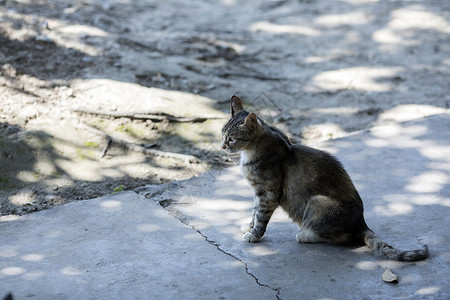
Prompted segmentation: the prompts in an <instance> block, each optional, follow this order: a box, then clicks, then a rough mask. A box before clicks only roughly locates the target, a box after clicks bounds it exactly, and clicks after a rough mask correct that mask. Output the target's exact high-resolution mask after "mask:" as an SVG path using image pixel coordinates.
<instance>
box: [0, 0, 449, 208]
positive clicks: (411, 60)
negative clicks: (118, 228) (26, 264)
mask: <svg viewBox="0 0 450 300" xmlns="http://www.w3.org/2000/svg"><path fill="white" fill-rule="evenodd" d="M449 8H450V2H449V1H447V0H430V1H365V0H364V1H356V0H343V1H327V0H312V1H294V0H286V1H259V0H250V1H235V0H220V1H219V0H217V1H209V0H195V1H182V0H170V1H155V0H144V1H126V2H124V1H121V0H106V1H104V0H102V1H100V0H80V1H72V0H54V1H48V0H36V1H34V0H33V1H31V0H17V1H15V0H1V1H0V65H1V69H0V215H23V214H26V213H29V212H34V211H39V210H42V209H46V208H49V207H53V206H55V205H60V204H64V203H68V202H72V201H77V200H82V199H89V198H93V197H97V196H102V195H106V194H110V193H112V192H114V191H120V190H130V189H134V188H136V187H139V186H141V185H146V184H159V183H165V182H169V181H173V180H182V179H187V178H190V177H193V176H196V175H198V174H201V173H202V172H205V171H207V170H210V169H220V168H223V167H224V166H227V165H230V160H231V162H232V159H230V158H228V157H226V156H224V154H223V153H221V152H220V151H219V149H218V148H219V147H218V145H219V142H220V128H221V126H222V124H223V123H224V121H225V120H224V119H223V118H226V116H227V114H228V100H229V98H230V96H231V95H232V94H237V95H239V96H240V97H241V98H242V99H243V100H244V102H245V104H246V106H247V107H249V108H250V109H251V110H253V111H256V112H258V113H260V114H261V115H263V116H264V117H265V118H266V119H267V120H269V121H271V122H272V123H275V124H276V125H278V126H280V127H281V128H283V129H284V130H286V132H287V133H288V134H289V136H291V137H292V138H293V139H294V140H297V141H303V142H305V143H312V142H317V141H320V140H327V139H331V138H336V137H342V136H346V135H348V134H352V133H354V132H356V131H358V130H364V129H368V128H371V127H372V126H374V125H379V124H384V123H386V122H399V121H405V120H411V119H415V118H419V117H423V116H425V115H432V114H436V113H442V112H443V111H445V110H446V109H448V107H449V105H450V98H449V86H450V82H449V78H450V76H449V75H450V71H449V65H450V61H449V57H450V42H449V40H450V39H449V33H450V23H449V21H448V20H449V19H450V13H449V12H450V9H449ZM77 111H78V112H77ZM80 111H82V112H80ZM99 111H100V112H104V113H106V114H109V115H111V114H116V116H115V117H113V116H109V117H108V116H105V115H98V114H93V113H92V112H97V113H98V112H99ZM135 113H138V114H143V113H154V114H156V113H159V114H161V113H166V114H167V113H169V114H172V115H175V116H180V117H192V116H194V117H195V116H200V117H209V118H210V119H209V120H208V121H206V122H199V123H191V122H188V123H173V122H168V119H167V118H166V121H164V122H160V121H158V118H156V119H155V118H150V119H144V120H140V119H136V118H131V117H130V116H129V115H130V114H135ZM117 115H121V116H123V117H119V116H117ZM159 117H164V115H163V116H161V115H159ZM217 118H218V119H217ZM163 119H164V118H163ZM93 128H95V129H93ZM106 133H107V134H108V135H109V136H111V137H113V138H114V139H115V141H117V140H119V139H120V140H121V141H122V142H118V143H112V144H110V145H109V147H106V146H107V145H108V138H106V135H105V134H106ZM124 142H127V143H132V145H130V144H128V146H132V147H131V148H132V149H134V150H129V148H130V147H128V148H126V147H125V148H126V149H124ZM136 145H138V146H140V145H143V146H144V148H142V147H140V148H136V147H133V146H136ZM136 149H138V150H139V151H135V150H136ZM105 150H107V151H106V153H105ZM147 150H150V151H151V150H159V151H164V152H175V153H181V154H189V155H195V156H196V157H198V158H199V161H200V162H199V163H191V164H186V163H185V162H184V160H183V159H182V160H180V159H174V158H161V157H154V156H148V155H145V154H143V153H142V152H145V151H147ZM147 152H149V151H147Z"/></svg>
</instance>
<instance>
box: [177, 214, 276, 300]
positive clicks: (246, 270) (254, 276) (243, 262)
mask: <svg viewBox="0 0 450 300" xmlns="http://www.w3.org/2000/svg"><path fill="white" fill-rule="evenodd" d="M180 222H181V223H183V224H185V225H187V226H189V227H191V228H192V229H194V230H195V231H197V232H198V234H200V235H201V236H202V237H203V238H204V239H205V241H207V242H208V243H209V244H211V245H213V246H215V247H216V248H217V250H219V251H220V252H222V253H224V254H226V255H228V256H229V257H232V258H233V259H235V260H237V261H239V262H240V263H241V264H242V265H243V266H244V268H245V272H246V273H247V274H248V275H250V276H251V277H253V279H255V281H256V283H257V284H258V285H259V286H262V287H266V288H269V289H271V290H273V291H274V292H276V293H277V294H276V295H275V296H276V298H277V299H281V298H280V289H279V288H273V287H271V286H269V285H267V284H264V283H261V282H260V281H259V279H258V277H256V275H255V274H253V273H252V272H250V270H249V269H248V264H247V263H246V262H245V261H243V260H241V259H240V258H239V257H237V256H235V255H233V254H231V253H229V252H227V251H225V250H224V249H222V248H220V244H218V243H216V242H215V241H211V240H210V239H209V238H208V237H207V236H206V235H205V234H203V233H202V232H201V231H200V230H198V229H196V228H195V227H194V226H192V225H190V224H187V223H185V222H183V221H182V220H180Z"/></svg>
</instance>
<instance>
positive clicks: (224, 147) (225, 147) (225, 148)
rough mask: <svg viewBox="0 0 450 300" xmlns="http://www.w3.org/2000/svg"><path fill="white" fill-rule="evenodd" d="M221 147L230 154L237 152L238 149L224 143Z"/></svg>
mask: <svg viewBox="0 0 450 300" xmlns="http://www.w3.org/2000/svg"><path fill="white" fill-rule="evenodd" d="M221 148H222V150H223V151H225V152H226V153H228V154H231V153H236V152H237V150H234V149H230V147H228V146H226V145H222V147H221Z"/></svg>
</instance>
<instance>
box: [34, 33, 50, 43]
mask: <svg viewBox="0 0 450 300" xmlns="http://www.w3.org/2000/svg"><path fill="white" fill-rule="evenodd" d="M34 39H35V40H36V41H38V42H43V43H50V44H51V43H53V40H52V39H51V38H49V37H48V36H46V35H43V34H38V35H36V36H35V37H34Z"/></svg>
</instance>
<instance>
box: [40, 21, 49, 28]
mask: <svg viewBox="0 0 450 300" xmlns="http://www.w3.org/2000/svg"><path fill="white" fill-rule="evenodd" d="M40 27H41V29H46V30H50V27H49V26H48V21H43V22H42V23H41V25H40Z"/></svg>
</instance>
